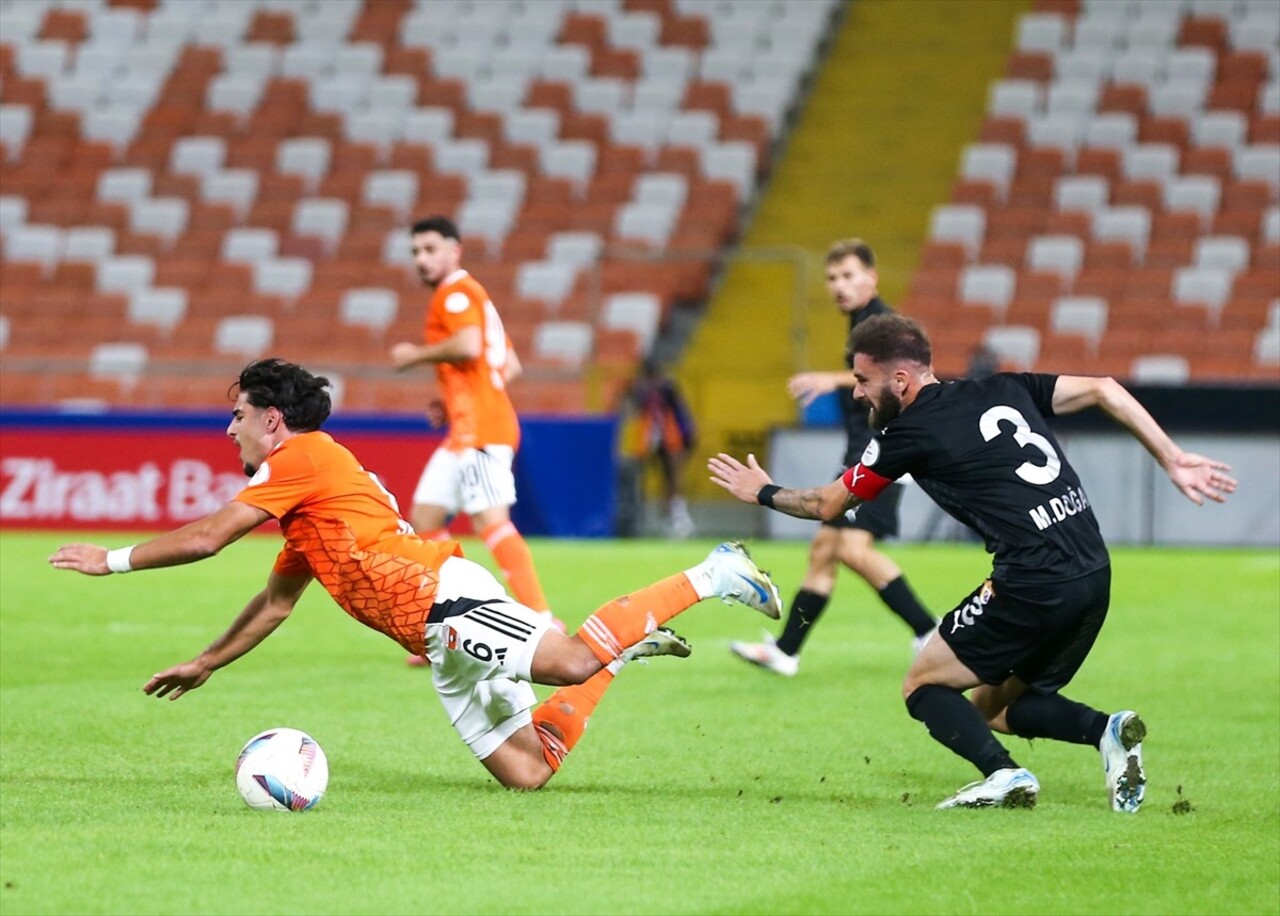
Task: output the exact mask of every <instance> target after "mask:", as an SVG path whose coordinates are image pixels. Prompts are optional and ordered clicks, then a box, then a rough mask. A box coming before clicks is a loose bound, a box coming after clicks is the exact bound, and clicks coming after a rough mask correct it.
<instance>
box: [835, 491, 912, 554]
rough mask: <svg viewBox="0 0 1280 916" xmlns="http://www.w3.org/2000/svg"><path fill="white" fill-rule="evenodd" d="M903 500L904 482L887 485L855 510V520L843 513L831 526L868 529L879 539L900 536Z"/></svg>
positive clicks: (867, 530)
mask: <svg viewBox="0 0 1280 916" xmlns="http://www.w3.org/2000/svg"><path fill="white" fill-rule="evenodd" d="M900 502H902V484H900V483H895V484H893V485H892V486H888V487H885V488H884V490H882V491H881V492H880V495H879V496H877V497H876V498H875V499H873V500H871V501H870V502H865V503H863V504H862V505H860V506H858V508H857V509H856V510H855V511H854V514H853V520H852V521H850V520H849V517H848V516H845V515H841V516H840V517H839V518H836V519H833V520H832V521H829V522H823V523H822V524H824V525H827V526H828V527H831V528H856V529H858V530H860V531H866V532H869V533H870V534H871V536H872V537H874V538H876V539H877V540H880V539H883V538H892V537H897V536H898V503H900Z"/></svg>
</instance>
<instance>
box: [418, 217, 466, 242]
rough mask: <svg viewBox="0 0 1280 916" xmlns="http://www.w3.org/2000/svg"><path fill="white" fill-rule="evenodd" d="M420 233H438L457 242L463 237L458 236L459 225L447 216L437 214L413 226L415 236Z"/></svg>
mask: <svg viewBox="0 0 1280 916" xmlns="http://www.w3.org/2000/svg"><path fill="white" fill-rule="evenodd" d="M419 232H438V233H440V234H441V235H442V236H444V237H445V238H447V239H453V240H454V241H455V242H457V241H460V240H461V239H462V236H461V235H459V234H458V225H457V223H455V222H454V221H453V220H451V219H449V217H447V216H441V215H440V214H438V213H437V214H436V215H435V216H428V217H427V218H426V219H420V220H418V221H417V222H416V223H414V224H413V234H414V235H417V234H418V233H419Z"/></svg>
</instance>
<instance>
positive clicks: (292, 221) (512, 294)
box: [0, 0, 838, 412]
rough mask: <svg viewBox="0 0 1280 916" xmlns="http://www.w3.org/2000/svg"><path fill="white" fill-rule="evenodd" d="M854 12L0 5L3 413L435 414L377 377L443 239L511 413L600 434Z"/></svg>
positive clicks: (262, 1) (128, 1)
mask: <svg viewBox="0 0 1280 916" xmlns="http://www.w3.org/2000/svg"><path fill="white" fill-rule="evenodd" d="M837 6H838V4H837V3H836V2H833V0H806V2H803V3H795V2H781V0H537V2H521V0H418V2H413V0H366V2H361V0H163V2H159V0H49V2H41V0H4V2H0V356H2V357H3V368H2V370H0V401H3V403H5V404H36V403H40V404H43V403H51V402H58V401H64V400H74V402H75V403H76V404H78V405H80V406H84V405H85V404H86V403H96V404H100V405H117V404H119V405H147V406H165V407H189V406H207V405H208V403H209V398H210V395H209V392H208V391H206V390H204V388H203V387H201V384H197V382H199V383H207V382H208V380H210V379H212V378H223V379H225V378H226V377H227V376H228V375H229V374H230V373H233V372H234V371H236V370H238V368H239V367H240V366H241V365H242V364H243V362H244V361H245V360H246V359H249V358H253V357H255V356H259V355H263V354H266V353H269V352H270V353H274V354H278V355H282V356H285V357H287V358H291V359H295V360H297V361H300V362H303V363H306V364H308V365H313V366H316V367H317V368H320V369H324V370H326V371H327V372H331V373H333V374H334V375H335V377H337V378H339V379H341V381H342V384H341V386H340V392H338V396H339V398H340V400H343V401H345V402H346V403H347V404H348V405H349V406H351V407H353V408H359V409H371V410H379V409H385V410H405V409H420V408H421V407H422V406H424V405H425V403H426V402H427V401H428V400H429V399H430V397H431V393H430V390H429V386H427V385H424V384H423V381H422V380H421V379H417V380H407V379H404V378H401V377H396V376H394V375H392V374H391V373H390V372H389V371H388V369H387V367H386V363H387V349H388V347H389V344H390V343H391V342H392V341H394V340H398V339H404V338H406V337H407V338H415V337H417V336H418V335H419V333H420V325H421V318H422V308H423V305H424V304H425V298H426V297H425V295H424V293H423V291H422V289H421V287H420V285H419V283H418V281H417V279H416V276H415V275H414V274H413V272H412V270H411V267H410V265H409V263H408V238H407V232H406V230H407V226H408V224H409V223H410V222H411V221H412V219H413V218H414V217H415V216H420V215H425V214H427V213H445V214H448V215H451V216H453V217H454V218H455V219H456V220H457V221H458V222H459V225H460V227H461V229H462V232H463V235H464V245H465V246H466V251H467V266H468V267H470V268H471V269H472V270H473V271H474V272H475V273H476V275H477V276H478V277H479V278H480V279H481V280H482V282H484V283H485V285H486V286H487V287H488V289H489V291H490V292H491V294H492V295H493V297H494V299H495V301H496V302H497V303H498V304H499V307H500V310H501V311H502V313H503V314H504V316H505V317H506V319H507V322H508V325H509V331H510V333H511V336H512V338H513V340H514V341H515V343H516V346H517V348H518V349H519V350H520V352H521V354H522V359H523V362H524V363H525V366H526V369H527V376H526V378H524V379H522V380H521V381H520V383H519V384H518V385H516V386H514V388H513V397H514V399H515V400H516V401H517V405H518V406H519V407H521V408H524V409H534V410H552V411H570V412H577V411H583V410H601V409H607V408H609V407H610V406H611V403H610V398H611V396H612V394H613V393H614V392H616V390H617V389H618V387H619V386H620V385H621V384H622V383H623V382H624V381H625V379H626V378H627V377H628V376H629V375H630V373H631V372H632V371H633V368H634V366H635V364H636V362H637V360H638V359H639V358H640V357H641V356H642V355H643V353H644V351H645V350H646V348H648V347H649V346H651V345H652V342H653V341H654V339H655V337H656V336H657V335H658V334H659V332H660V330H661V328H662V327H663V324H664V322H665V321H667V320H668V318H669V316H670V314H671V310H672V309H674V308H679V307H681V306H683V305H686V304H696V303H700V302H701V301H702V300H704V299H705V297H706V295H707V291H708V289H709V288H710V284H711V283H712V280H713V270H714V268H715V265H716V255H717V252H719V251H720V250H722V249H723V248H724V246H726V245H728V244H730V243H732V242H733V241H734V239H735V238H736V237H737V236H738V233H739V231H740V227H741V218H742V214H743V213H744V212H745V210H746V208H748V207H749V206H750V204H751V202H752V199H753V197H754V195H755V194H756V188H757V184H758V181H759V180H760V179H761V178H762V177H763V176H765V175H766V174H767V172H768V169H769V167H770V164H771V158H772V155H773V151H774V149H775V145H776V143H777V141H778V139H779V138H780V137H781V135H782V133H783V131H784V130H785V129H786V126H787V116H788V113H789V112H790V111H791V109H792V108H793V106H794V105H795V104H796V101H797V99H798V98H799V94H800V91H801V87H802V84H803V80H804V79H805V77H806V75H807V73H808V71H809V69H810V68H811V67H812V65H813V61H814V59H815V49H816V48H817V47H818V45H819V43H820V42H821V41H822V39H823V37H824V34H825V31H826V29H827V27H828V24H829V21H830V19H831V16H832V15H833V13H834V12H835V10H836V9H837ZM671 252H683V253H685V254H686V255H687V256H684V257H671V256H670V253H671ZM224 389H225V385H222V386H221V387H219V386H215V387H214V389H213V394H214V397H215V398H216V396H217V395H218V393H219V392H220V391H222V390H224Z"/></svg>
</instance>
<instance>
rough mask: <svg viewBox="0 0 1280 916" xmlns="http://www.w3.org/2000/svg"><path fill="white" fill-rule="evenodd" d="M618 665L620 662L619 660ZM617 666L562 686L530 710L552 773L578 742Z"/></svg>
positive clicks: (557, 769)
mask: <svg viewBox="0 0 1280 916" xmlns="http://www.w3.org/2000/svg"><path fill="white" fill-rule="evenodd" d="M618 665H621V662H619V663H618ZM618 665H610V666H608V667H605V668H601V669H600V670H599V671H598V672H596V673H595V674H593V675H592V676H591V677H589V678H588V679H587V680H585V681H583V682H582V683H581V684H572V685H570V686H568V687H561V688H560V689H559V690H557V691H556V692H555V693H553V694H551V696H549V697H547V699H546V701H545V702H543V703H542V704H541V705H540V706H538V708H537V709H535V710H534V711H533V727H534V729H535V730H536V731H537V732H538V737H539V738H540V739H541V740H542V756H543V757H544V758H545V759H546V761H547V764H548V765H549V766H550V767H551V769H552V771H553V772H559V770H560V764H562V763H564V758H565V757H566V756H567V755H568V753H569V752H570V751H571V750H573V746H574V745H575V744H577V743H578V739H579V738H581V737H582V733H583V732H584V731H586V728H587V722H588V720H590V718H591V713H593V712H594V711H595V708H596V704H597V703H599V702H600V698H601V697H603V696H604V692H605V691H606V690H608V689H609V685H610V684H611V683H613V674H614V669H615V668H616V667H618Z"/></svg>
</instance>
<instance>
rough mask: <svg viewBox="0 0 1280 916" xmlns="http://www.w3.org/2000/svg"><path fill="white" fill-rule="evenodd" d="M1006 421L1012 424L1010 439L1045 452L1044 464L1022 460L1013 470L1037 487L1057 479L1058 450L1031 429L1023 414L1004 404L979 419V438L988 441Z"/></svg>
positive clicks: (1058, 466) (1058, 468) (1058, 469)
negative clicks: (1002, 421)
mask: <svg viewBox="0 0 1280 916" xmlns="http://www.w3.org/2000/svg"><path fill="white" fill-rule="evenodd" d="M1001 420H1005V421H1007V422H1009V423H1012V424H1013V441H1014V442H1016V443H1018V445H1020V446H1022V447H1023V448H1026V447H1027V446H1031V447H1032V448H1034V449H1036V450H1038V451H1039V452H1040V453H1041V454H1042V455H1044V458H1045V461H1044V464H1035V463H1033V462H1030V461H1024V462H1023V463H1022V464H1020V465H1018V467H1017V468H1016V469H1015V471H1014V473H1015V474H1017V475H1018V476H1019V477H1021V478H1022V479H1023V480H1025V481H1026V482H1027V483H1033V484H1036V485H1037V486H1044V485H1045V484H1048V483H1053V481H1055V480H1057V479H1058V474H1059V473H1060V472H1061V470H1062V460H1061V459H1060V458H1058V452H1057V450H1055V449H1054V447H1053V444H1052V443H1051V442H1049V440H1048V439H1046V438H1045V437H1044V436H1042V435H1040V434H1039V433H1034V432H1032V431H1031V426H1030V424H1028V423H1027V419H1026V417H1024V416H1023V415H1022V414H1020V413H1019V412H1018V411H1016V410H1014V409H1013V408H1012V407H1009V406H1007V405H1004V404H998V405H996V406H995V407H992V408H991V409H990V410H988V411H987V412H986V413H984V414H983V415H982V416H981V417H980V418H979V419H978V429H979V430H980V431H981V432H982V440H983V441H984V442H990V441H991V440H992V439H994V438H996V437H997V436H999V435H1001V434H1002V433H1003V432H1004V430H1003V429H1002V428H1001V426H1000V421H1001Z"/></svg>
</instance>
